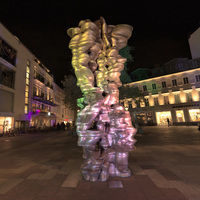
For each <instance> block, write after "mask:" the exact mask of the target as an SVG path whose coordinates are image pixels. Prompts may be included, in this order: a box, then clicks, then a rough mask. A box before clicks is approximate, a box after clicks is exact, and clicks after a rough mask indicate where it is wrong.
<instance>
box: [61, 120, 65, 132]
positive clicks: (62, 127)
mask: <svg viewBox="0 0 200 200" xmlns="http://www.w3.org/2000/svg"><path fill="white" fill-rule="evenodd" d="M60 129H61V131H65V123H64V122H61V125H60Z"/></svg>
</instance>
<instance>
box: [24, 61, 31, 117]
mask: <svg viewBox="0 0 200 200" xmlns="http://www.w3.org/2000/svg"><path fill="white" fill-rule="evenodd" d="M29 80H30V61H29V60H27V63H26V87H25V108H24V113H25V114H28V105H29V101H28V100H29Z"/></svg>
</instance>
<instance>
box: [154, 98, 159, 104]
mask: <svg viewBox="0 0 200 200" xmlns="http://www.w3.org/2000/svg"><path fill="white" fill-rule="evenodd" d="M154 105H155V106H158V105H159V103H158V97H154Z"/></svg>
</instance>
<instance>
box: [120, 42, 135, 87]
mask: <svg viewBox="0 0 200 200" xmlns="http://www.w3.org/2000/svg"><path fill="white" fill-rule="evenodd" d="M133 50H134V48H133V47H131V46H129V45H126V46H125V47H124V48H123V49H121V50H120V51H119V54H120V55H121V56H123V57H124V58H126V59H127V61H126V63H124V69H123V70H122V71H121V76H120V80H121V82H122V84H126V83H131V82H132V80H131V78H130V76H129V75H128V68H127V63H130V62H133V56H132V54H131V51H133Z"/></svg>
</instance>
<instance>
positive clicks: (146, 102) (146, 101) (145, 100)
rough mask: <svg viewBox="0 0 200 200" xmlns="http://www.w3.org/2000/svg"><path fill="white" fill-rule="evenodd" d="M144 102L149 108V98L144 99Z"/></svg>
mask: <svg viewBox="0 0 200 200" xmlns="http://www.w3.org/2000/svg"><path fill="white" fill-rule="evenodd" d="M144 102H145V106H146V107H149V99H148V98H146V99H144Z"/></svg>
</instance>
